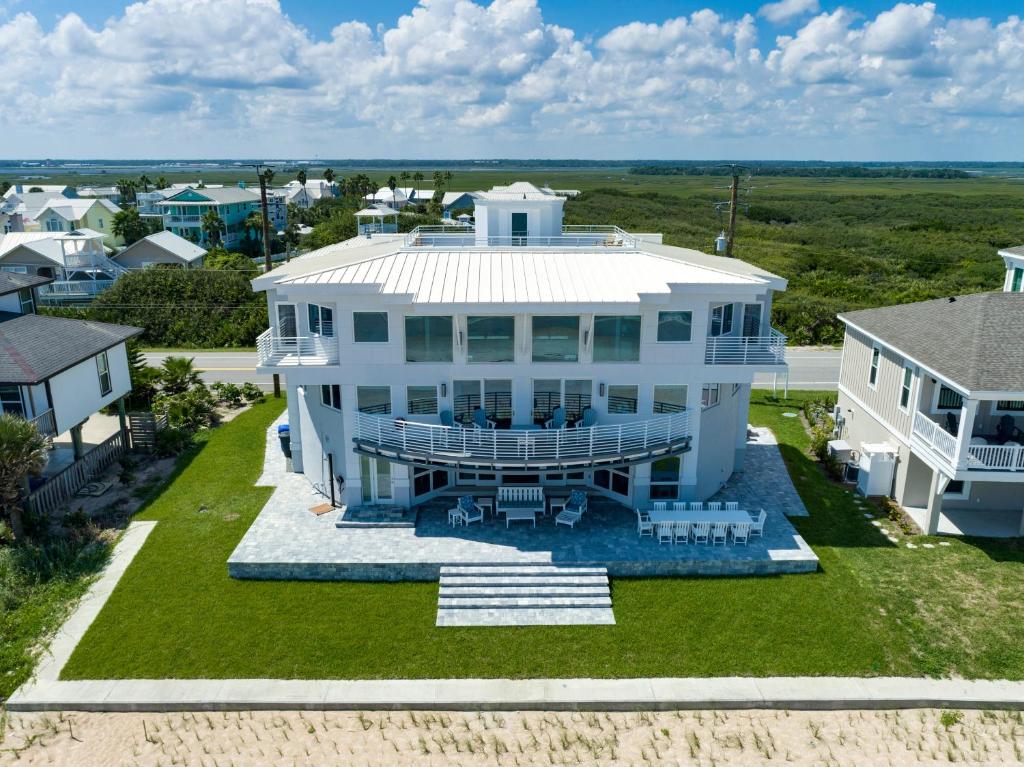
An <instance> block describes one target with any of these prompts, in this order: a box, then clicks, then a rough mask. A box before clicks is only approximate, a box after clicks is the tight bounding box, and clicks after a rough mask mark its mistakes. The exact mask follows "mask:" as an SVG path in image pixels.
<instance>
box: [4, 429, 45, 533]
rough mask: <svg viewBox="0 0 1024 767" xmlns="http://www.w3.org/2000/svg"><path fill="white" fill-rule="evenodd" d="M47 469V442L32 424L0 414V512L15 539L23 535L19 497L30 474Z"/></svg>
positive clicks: (20, 500) (25, 487)
mask: <svg viewBox="0 0 1024 767" xmlns="http://www.w3.org/2000/svg"><path fill="white" fill-rule="evenodd" d="M44 466H46V439H45V438H44V437H43V435H42V434H40V433H39V429H37V428H36V425H35V424H34V423H32V422H31V421H26V420H25V419H24V418H22V417H21V416H18V415H14V414H12V413H3V414H0V512H2V517H6V518H7V519H9V520H10V524H11V532H12V533H14V537H15V538H21V537H22V536H23V535H24V534H25V529H24V525H23V524H22V519H21V502H22V495H23V494H24V492H25V491H26V490H27V489H28V487H27V485H28V477H29V475H30V474H39V473H40V472H41V471H42V470H43V467H44Z"/></svg>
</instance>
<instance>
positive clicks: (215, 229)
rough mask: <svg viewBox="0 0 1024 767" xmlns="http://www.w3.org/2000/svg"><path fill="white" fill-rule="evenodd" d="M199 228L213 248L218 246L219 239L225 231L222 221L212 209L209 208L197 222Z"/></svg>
mask: <svg viewBox="0 0 1024 767" xmlns="http://www.w3.org/2000/svg"><path fill="white" fill-rule="evenodd" d="M199 228H200V229H202V230H203V232H205V234H206V237H207V240H208V242H209V243H210V245H212V246H213V247H216V246H218V245H220V240H221V237H222V236H223V234H224V232H225V231H226V227H225V225H224V219H222V218H221V217H220V214H219V213H217V211H216V210H215V209H214V208H210V209H209V210H208V211H206V212H205V213H204V214H203V217H202V219H200V222H199Z"/></svg>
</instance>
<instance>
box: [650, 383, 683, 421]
mask: <svg viewBox="0 0 1024 767" xmlns="http://www.w3.org/2000/svg"><path fill="white" fill-rule="evenodd" d="M653 409H654V413H655V414H657V415H661V414H664V413H682V412H683V411H684V410H686V386H685V385H679V386H655V387H654V405H653Z"/></svg>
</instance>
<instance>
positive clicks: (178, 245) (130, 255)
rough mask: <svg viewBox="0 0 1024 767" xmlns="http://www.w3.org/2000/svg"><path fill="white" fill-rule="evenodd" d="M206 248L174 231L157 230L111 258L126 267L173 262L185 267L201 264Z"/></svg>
mask: <svg viewBox="0 0 1024 767" xmlns="http://www.w3.org/2000/svg"><path fill="white" fill-rule="evenodd" d="M205 255H206V250H205V249H203V248H201V247H199V246H198V245H196V244H195V243H194V242H190V241H189V240H186V239H185V238H184V237H179V236H178V235H176V234H175V233H174V232H168V231H166V230H165V231H163V232H157V233H155V234H150V235H147V236H146V237H143V238H142V239H141V240H137V241H136V242H133V243H132V244H131V245H129V246H128V247H127V248H125V249H124V250H122V251H121V252H120V253H118V254H117V255H115V256H113V257H112V258H111V260H112V261H114V262H116V263H118V264H120V265H121V266H123V267H125V268H126V269H145V268H146V267H147V266H153V265H155V264H173V265H175V266H182V267H184V268H186V269H189V268H194V267H200V266H202V265H203V257H204V256H205Z"/></svg>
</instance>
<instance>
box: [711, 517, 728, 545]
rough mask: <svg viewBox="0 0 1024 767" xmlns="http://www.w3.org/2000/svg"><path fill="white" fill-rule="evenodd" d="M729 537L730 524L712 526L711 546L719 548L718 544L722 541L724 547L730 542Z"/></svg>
mask: <svg viewBox="0 0 1024 767" xmlns="http://www.w3.org/2000/svg"><path fill="white" fill-rule="evenodd" d="M728 535H729V523H728V522H715V524H713V525H712V526H711V545H712V546H717V545H718V542H719V541H721V542H722V545H723V546H724V545H725V544H726V543H727V542H728Z"/></svg>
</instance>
